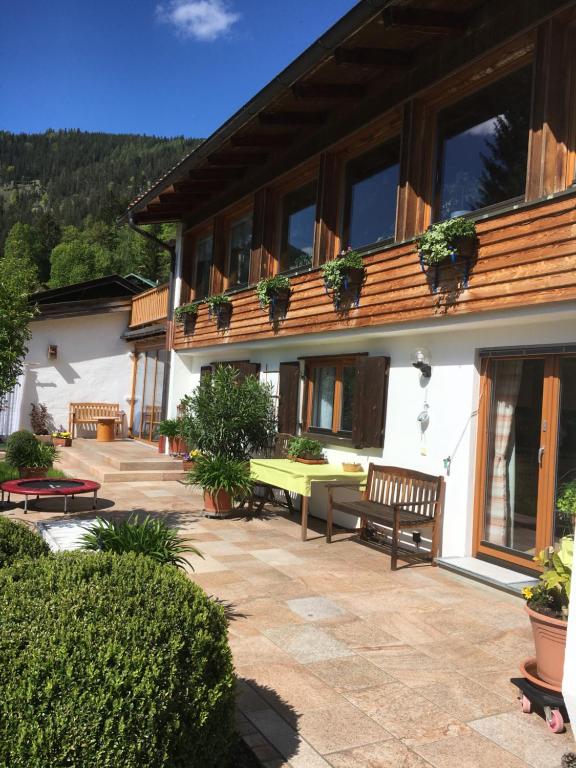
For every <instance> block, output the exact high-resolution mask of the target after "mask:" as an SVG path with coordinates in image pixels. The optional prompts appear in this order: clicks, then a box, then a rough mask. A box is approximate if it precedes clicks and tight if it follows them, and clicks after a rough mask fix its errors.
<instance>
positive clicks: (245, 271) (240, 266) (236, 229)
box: [228, 216, 252, 288]
mask: <svg viewBox="0 0 576 768" xmlns="http://www.w3.org/2000/svg"><path fill="white" fill-rule="evenodd" d="M251 250H252V217H251V216H247V217H246V218H243V219H240V220H239V221H236V222H234V223H233V224H232V226H231V227H230V251H229V258H228V287H229V288H239V287H242V286H244V285H248V280H249V278H250V252H251Z"/></svg>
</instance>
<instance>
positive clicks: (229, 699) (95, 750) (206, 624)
mask: <svg viewBox="0 0 576 768" xmlns="http://www.w3.org/2000/svg"><path fill="white" fill-rule="evenodd" d="M0 657H1V658H2V665H0V701H1V702H2V705H1V706H2V717H1V718H0V765H1V766H10V768H49V766H50V768H56V767H60V766H61V767H62V768H63V767H64V766H70V768H88V767H89V768H120V766H121V768H225V766H228V765H229V764H230V750H231V746H232V744H233V741H234V731H233V728H234V726H233V720H234V675H233V666H232V657H231V653H230V648H229V646H228V641H227V622H226V618H225V615H224V610H223V609H222V607H221V606H220V605H218V604H217V603H216V602H215V601H213V600H210V599H209V598H208V597H207V595H206V593H205V592H204V591H203V590H202V589H201V588H200V587H198V586H197V585H196V584H194V583H193V582H192V581H191V580H190V579H188V578H187V577H186V576H185V575H184V574H183V573H181V572H180V571H178V570H177V569H175V568H165V567H163V566H161V565H159V564H158V563H155V562H154V561H153V560H152V559H151V558H148V557H140V556H138V555H135V554H126V555H121V556H120V555H115V554H112V553H100V554H96V553H87V552H73V553H72V552H68V553H61V554H58V555H53V556H51V557H41V558H39V559H37V560H34V561H26V562H22V563H17V564H16V565H14V566H13V567H11V568H6V569H3V570H2V571H0Z"/></svg>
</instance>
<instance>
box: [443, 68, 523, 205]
mask: <svg viewBox="0 0 576 768" xmlns="http://www.w3.org/2000/svg"><path fill="white" fill-rule="evenodd" d="M531 90H532V68H531V67H525V68H523V69H521V70H519V71H518V72H515V73H514V74H512V75H509V76H508V77H505V78H503V79H502V80H499V81H498V82H496V83H494V84H492V85H490V86H488V87H486V88H484V89H482V90H481V91H478V92H477V93H474V94H473V95H472V96H469V97H468V98H466V99H463V100H462V101H460V102H458V103H457V104H453V105H452V106H450V107H448V108H447V109H444V110H442V111H441V112H440V113H439V114H438V166H437V167H438V172H437V175H436V178H437V187H436V218H437V219H448V218H452V217H454V216H458V215H461V214H463V213H468V212H469V211H475V210H478V209H479V208H485V207H486V206H490V205H495V204H497V203H501V202H503V201H504V200H510V199H513V198H516V197H520V196H522V195H524V190H525V185H526V166H527V159H528V131H529V123H530V103H531Z"/></svg>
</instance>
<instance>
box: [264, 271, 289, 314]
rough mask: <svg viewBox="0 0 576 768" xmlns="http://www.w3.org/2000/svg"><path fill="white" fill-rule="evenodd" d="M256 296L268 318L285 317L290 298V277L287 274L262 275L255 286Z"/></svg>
mask: <svg viewBox="0 0 576 768" xmlns="http://www.w3.org/2000/svg"><path fill="white" fill-rule="evenodd" d="M256 296H258V301H259V302H260V307H261V308H262V309H267V310H268V313H269V317H270V320H273V319H274V318H275V317H285V316H286V310H287V307H288V301H289V299H290V278H289V277H288V276H287V275H274V277H263V278H262V279H261V280H259V281H258V284H257V286H256Z"/></svg>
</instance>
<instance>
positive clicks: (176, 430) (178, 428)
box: [158, 419, 182, 453]
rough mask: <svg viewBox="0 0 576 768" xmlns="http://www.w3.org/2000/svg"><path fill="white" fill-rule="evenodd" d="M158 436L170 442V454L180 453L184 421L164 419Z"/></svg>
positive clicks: (159, 427)
mask: <svg viewBox="0 0 576 768" xmlns="http://www.w3.org/2000/svg"><path fill="white" fill-rule="evenodd" d="M158 434H159V435H160V437H164V438H166V440H168V450H169V451H170V453H179V452H180V448H181V446H180V442H181V439H182V419H164V420H163V421H161V422H160V424H158Z"/></svg>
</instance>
